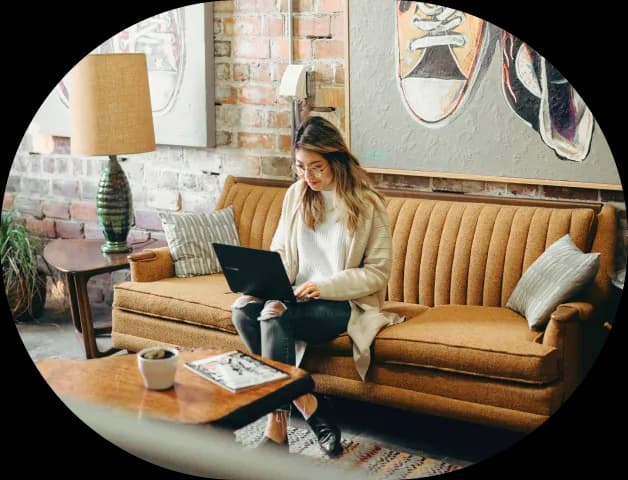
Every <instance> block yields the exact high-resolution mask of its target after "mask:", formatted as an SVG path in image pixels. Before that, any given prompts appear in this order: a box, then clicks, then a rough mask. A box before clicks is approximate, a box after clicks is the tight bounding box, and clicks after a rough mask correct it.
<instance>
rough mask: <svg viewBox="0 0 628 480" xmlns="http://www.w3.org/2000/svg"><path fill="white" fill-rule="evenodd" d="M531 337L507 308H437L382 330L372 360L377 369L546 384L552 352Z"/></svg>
mask: <svg viewBox="0 0 628 480" xmlns="http://www.w3.org/2000/svg"><path fill="white" fill-rule="evenodd" d="M537 338H538V333H535V332H532V331H530V329H529V327H528V323H527V321H526V319H525V318H524V317H522V316H521V315H519V314H518V313H515V312H513V311H512V310H510V309H508V308H502V307H485V306H472V305H443V306H437V307H433V308H430V309H429V310H427V311H425V312H424V313H421V314H420V315H418V316H416V317H414V318H411V319H409V320H407V321H405V322H403V323H400V324H397V325H393V326H390V327H387V328H385V329H383V330H382V331H381V332H380V333H379V335H378V336H377V338H376V339H375V344H374V356H373V359H374V362H375V363H377V364H380V365H381V364H387V363H389V364H390V363H393V364H403V365H415V366H420V367H425V368H436V369H441V370H449V371H455V372H460V373H466V374H470V375H478V376H485V377H491V378H499V379H506V380H513V381H518V382H525V383H533V384H544V383H549V382H552V381H554V380H556V379H557V378H558V376H559V371H560V368H559V355H558V351H557V350H556V349H555V348H554V347H550V346H547V345H543V344H541V343H537V342H536V340H537Z"/></svg>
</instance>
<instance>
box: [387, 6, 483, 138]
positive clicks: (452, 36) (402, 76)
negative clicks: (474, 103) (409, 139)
mask: <svg viewBox="0 0 628 480" xmlns="http://www.w3.org/2000/svg"><path fill="white" fill-rule="evenodd" d="M396 6H397V12H396V18H397V40H398V41H397V47H398V48H397V50H398V72H397V74H398V77H399V81H400V86H401V91H402V95H403V98H404V99H405V102H406V105H407V107H408V109H409V110H410V112H411V113H412V115H413V116H414V117H415V118H416V119H417V120H418V121H419V122H420V123H422V124H424V125H427V126H431V127H442V126H445V125H447V124H448V123H449V122H450V121H451V120H452V119H453V118H454V116H455V114H456V113H458V112H459V110H460V108H461V106H462V105H463V104H464V103H465V101H466V100H467V99H468V97H469V95H470V93H471V91H472V89H473V86H474V84H475V83H476V82H477V81H478V78H479V77H480V74H481V72H483V71H484V70H485V66H486V64H487V63H488V62H487V61H486V60H488V59H487V58H485V57H486V53H487V50H488V43H489V40H488V37H489V29H488V24H487V22H485V21H484V20H482V19H480V18H477V17H474V16H473V15H469V14H467V13H464V12H461V11H460V10H454V9H452V8H447V7H441V6H438V5H434V4H433V3H425V2H410V1H397V2H396Z"/></svg>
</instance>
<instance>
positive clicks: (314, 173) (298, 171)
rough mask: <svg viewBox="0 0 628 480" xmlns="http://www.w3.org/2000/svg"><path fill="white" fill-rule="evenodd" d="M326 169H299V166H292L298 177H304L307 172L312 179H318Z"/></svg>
mask: <svg viewBox="0 0 628 480" xmlns="http://www.w3.org/2000/svg"><path fill="white" fill-rule="evenodd" d="M326 168H327V167H301V166H299V165H295V166H294V171H295V172H296V174H297V175H298V176H299V177H304V176H305V174H306V172H309V173H310V175H311V176H312V177H315V178H319V177H320V176H321V175H322V174H323V172H324V171H325V169H326Z"/></svg>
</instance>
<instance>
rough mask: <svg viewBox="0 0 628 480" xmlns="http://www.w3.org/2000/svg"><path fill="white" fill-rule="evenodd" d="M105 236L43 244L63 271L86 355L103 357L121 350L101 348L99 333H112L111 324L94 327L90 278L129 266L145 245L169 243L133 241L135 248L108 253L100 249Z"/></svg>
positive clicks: (50, 259)
mask: <svg viewBox="0 0 628 480" xmlns="http://www.w3.org/2000/svg"><path fill="white" fill-rule="evenodd" d="M103 242H104V241H103V240H84V239H67V240H66V239H57V240H52V241H51V242H49V243H48V245H46V247H45V248H44V258H45V259H46V261H47V262H48V263H49V264H50V265H52V266H53V267H54V268H56V269H57V270H59V271H60V272H61V273H62V275H63V280H64V282H65V285H66V288H67V289H68V293H69V297H70V314H71V316H72V323H73V324H74V328H75V329H76V330H77V332H78V333H80V334H81V336H82V338H83V344H84V347H85V356H86V357H87V358H95V357H102V356H105V355H110V354H112V353H115V352H117V351H118V349H115V348H110V349H109V350H107V351H105V352H101V351H99V350H98V346H97V345H96V336H97V335H102V334H106V333H111V325H109V326H106V327H101V328H95V327H94V321H93V319H92V310H91V307H90V305H89V297H88V295H87V281H88V280H89V279H90V278H91V277H93V276H94V275H98V274H100V273H106V272H113V271H115V270H121V269H124V268H128V267H129V261H128V259H127V255H130V254H131V253H136V252H139V251H142V250H143V249H144V248H158V247H164V246H166V245H167V244H166V242H164V241H163V240H148V241H146V242H142V243H138V244H135V245H133V252H130V253H116V254H106V253H102V252H101V251H100V247H101V245H102V244H103Z"/></svg>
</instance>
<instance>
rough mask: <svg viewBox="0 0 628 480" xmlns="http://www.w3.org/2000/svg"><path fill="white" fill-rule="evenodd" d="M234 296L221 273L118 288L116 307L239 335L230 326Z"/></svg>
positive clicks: (129, 284) (119, 285) (128, 283)
mask: <svg viewBox="0 0 628 480" xmlns="http://www.w3.org/2000/svg"><path fill="white" fill-rule="evenodd" d="M238 296H239V295H237V294H235V293H231V291H229V286H228V285H227V282H226V280H225V277H224V275H223V274H222V273H217V274H214V275H201V276H197V277H189V278H177V277H172V278H166V279H163V280H159V281H156V282H122V283H119V284H118V285H116V286H115V290H114V297H113V307H114V308H119V309H121V310H126V311H130V312H135V313H141V314H145V315H150V316H153V317H162V318H167V319H169V320H173V321H178V322H187V323H192V324H196V325H204V326H209V327H212V328H216V329H218V330H222V331H225V332H230V333H237V332H236V330H235V328H234V326H233V324H232V323H231V305H232V304H233V302H234V301H235V300H236V298H238Z"/></svg>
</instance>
